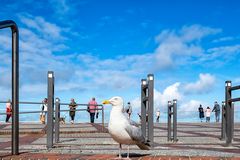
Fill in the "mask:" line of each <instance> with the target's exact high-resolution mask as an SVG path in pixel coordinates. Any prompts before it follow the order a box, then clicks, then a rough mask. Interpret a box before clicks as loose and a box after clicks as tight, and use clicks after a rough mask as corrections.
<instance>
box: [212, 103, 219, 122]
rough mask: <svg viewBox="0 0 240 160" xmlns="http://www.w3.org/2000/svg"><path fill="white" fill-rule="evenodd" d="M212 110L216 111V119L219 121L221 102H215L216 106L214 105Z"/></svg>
mask: <svg viewBox="0 0 240 160" xmlns="http://www.w3.org/2000/svg"><path fill="white" fill-rule="evenodd" d="M212 112H215V119H216V122H219V117H220V106H219V104H218V103H217V101H216V102H215V103H214V107H213V110H212Z"/></svg>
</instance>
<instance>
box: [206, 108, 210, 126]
mask: <svg viewBox="0 0 240 160" xmlns="http://www.w3.org/2000/svg"><path fill="white" fill-rule="evenodd" d="M205 113H206V122H210V116H211V109H210V107H207V109H206V110H205Z"/></svg>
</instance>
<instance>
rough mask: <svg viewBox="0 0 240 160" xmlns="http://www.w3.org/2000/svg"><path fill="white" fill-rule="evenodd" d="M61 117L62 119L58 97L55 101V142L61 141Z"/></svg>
mask: <svg viewBox="0 0 240 160" xmlns="http://www.w3.org/2000/svg"><path fill="white" fill-rule="evenodd" d="M59 119H60V99H59V98H56V101H55V123H54V124H55V127H54V128H55V143H58V142H59V127H60V125H59Z"/></svg>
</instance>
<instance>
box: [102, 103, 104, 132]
mask: <svg viewBox="0 0 240 160" xmlns="http://www.w3.org/2000/svg"><path fill="white" fill-rule="evenodd" d="M103 131H104V108H103V106H102V132H103Z"/></svg>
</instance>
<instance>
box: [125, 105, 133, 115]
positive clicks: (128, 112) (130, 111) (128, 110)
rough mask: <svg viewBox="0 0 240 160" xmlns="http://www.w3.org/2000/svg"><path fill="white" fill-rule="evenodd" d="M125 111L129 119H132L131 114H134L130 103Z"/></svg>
mask: <svg viewBox="0 0 240 160" xmlns="http://www.w3.org/2000/svg"><path fill="white" fill-rule="evenodd" d="M125 111H126V113H127V114H128V118H129V119H130V117H131V114H132V106H131V104H130V102H128V103H127V106H126V109H125Z"/></svg>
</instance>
